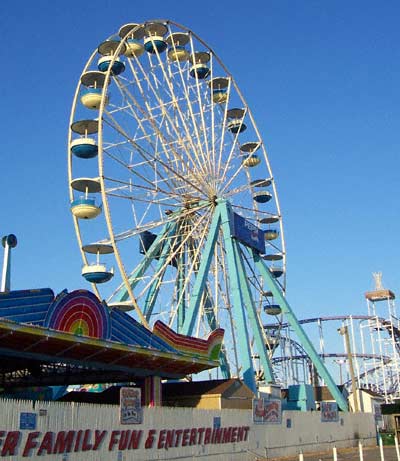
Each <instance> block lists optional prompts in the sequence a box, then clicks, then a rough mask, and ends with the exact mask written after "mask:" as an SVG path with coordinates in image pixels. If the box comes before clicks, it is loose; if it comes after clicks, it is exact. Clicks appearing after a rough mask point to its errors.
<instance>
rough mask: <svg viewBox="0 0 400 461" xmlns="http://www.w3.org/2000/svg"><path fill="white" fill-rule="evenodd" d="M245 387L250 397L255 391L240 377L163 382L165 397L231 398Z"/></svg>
mask: <svg viewBox="0 0 400 461" xmlns="http://www.w3.org/2000/svg"><path fill="white" fill-rule="evenodd" d="M240 388H242V389H244V390H245V391H246V392H247V393H248V395H249V398H252V397H253V396H254V394H253V392H252V391H251V390H250V389H249V388H248V387H247V386H246V384H244V383H243V382H242V381H241V380H240V379H238V378H231V379H213V380H209V381H190V382H188V381H179V382H166V383H163V398H168V397H178V396H179V397H182V396H188V395H190V396H203V395H220V396H222V397H225V398H229V397H230V396H232V395H233V394H235V392H237V391H238V389H240Z"/></svg>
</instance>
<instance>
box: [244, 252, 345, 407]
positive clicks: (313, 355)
mask: <svg viewBox="0 0 400 461" xmlns="http://www.w3.org/2000/svg"><path fill="white" fill-rule="evenodd" d="M252 255H253V259H254V262H255V264H256V266H257V268H258V270H259V271H260V273H261V275H262V277H264V282H266V283H268V286H269V288H270V290H271V291H272V294H273V295H274V298H275V299H276V300H277V301H278V303H279V305H280V306H281V309H282V313H283V314H284V316H285V317H286V319H287V321H288V323H289V325H290V326H291V327H292V328H293V330H294V332H295V333H296V335H297V337H298V338H299V340H300V343H301V345H302V346H303V347H304V350H305V351H306V352H307V354H308V356H309V357H310V359H311V361H312V363H313V364H314V366H315V368H316V369H317V371H318V374H319V375H320V376H321V378H322V379H323V380H324V381H325V383H326V385H327V386H328V389H329V390H330V392H331V394H332V396H333V398H334V399H335V400H336V402H337V404H338V406H339V408H340V409H341V410H342V411H348V406H347V402H346V399H345V398H344V397H343V395H342V394H341V393H340V391H339V389H338V387H337V386H336V383H335V381H334V380H333V378H332V376H331V375H330V373H329V371H328V370H327V368H326V367H325V365H324V363H323V361H322V360H321V358H320V356H319V355H318V353H317V351H316V350H315V348H314V346H313V344H312V342H311V340H310V339H309V337H308V336H307V334H306V333H305V331H304V329H303V328H302V326H301V325H300V323H299V321H298V320H297V318H296V316H295V315H294V312H293V311H292V309H291V307H290V306H289V303H288V302H287V301H286V298H285V297H284V296H283V293H282V291H281V289H280V288H279V286H278V284H277V282H276V281H275V280H274V278H273V276H272V274H271V272H270V270H269V269H268V268H267V266H266V265H265V263H264V261H263V260H262V258H261V257H260V255H259V254H258V253H257V252H256V251H254V250H252Z"/></svg>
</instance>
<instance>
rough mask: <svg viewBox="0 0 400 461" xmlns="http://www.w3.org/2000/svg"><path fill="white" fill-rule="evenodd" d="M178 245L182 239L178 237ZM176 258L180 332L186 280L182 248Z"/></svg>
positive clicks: (183, 319)
mask: <svg viewBox="0 0 400 461" xmlns="http://www.w3.org/2000/svg"><path fill="white" fill-rule="evenodd" d="M177 242H178V245H179V244H180V243H181V242H182V239H181V238H179V239H178V241H177ZM177 260H178V290H177V298H178V306H177V309H178V328H177V332H178V333H180V332H181V331H182V327H183V324H184V322H185V314H186V312H185V311H186V296H185V281H186V270H185V269H186V255H185V252H184V251H183V249H181V250H180V251H179V253H178V256H177Z"/></svg>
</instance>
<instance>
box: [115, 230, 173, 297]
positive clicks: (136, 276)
mask: <svg viewBox="0 0 400 461" xmlns="http://www.w3.org/2000/svg"><path fill="white" fill-rule="evenodd" d="M171 227H172V228H171ZM174 228H175V226H171V223H167V224H166V225H165V226H164V229H163V230H162V232H161V233H160V234H159V235H158V236H157V238H156V239H155V240H154V242H153V243H152V244H151V246H150V248H149V249H148V250H147V251H146V254H145V256H144V258H143V259H142V261H141V262H140V264H139V265H138V266H137V267H136V269H135V270H134V272H133V273H132V274H131V275H130V276H129V277H128V280H129V284H130V286H131V289H132V290H133V289H134V288H135V286H136V285H137V283H138V282H139V280H140V278H141V277H142V276H143V274H144V273H145V272H146V270H147V269H148V267H149V266H150V264H151V262H152V260H153V259H154V257H155V256H156V255H157V254H158V253H159V252H160V249H161V246H162V245H163V243H164V240H165V239H167V238H168V236H169V235H170V233H171V232H172V231H173V229H174ZM128 298H129V294H128V291H127V290H126V288H125V287H122V288H121V290H120V291H118V292H117V293H116V294H115V298H114V299H115V301H117V302H118V301H126V300H127V299H128Z"/></svg>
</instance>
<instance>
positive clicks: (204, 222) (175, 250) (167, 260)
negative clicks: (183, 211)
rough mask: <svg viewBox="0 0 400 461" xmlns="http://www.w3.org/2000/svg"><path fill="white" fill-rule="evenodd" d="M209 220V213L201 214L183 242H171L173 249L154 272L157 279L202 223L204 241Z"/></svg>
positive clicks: (144, 288)
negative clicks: (162, 264)
mask: <svg viewBox="0 0 400 461" xmlns="http://www.w3.org/2000/svg"><path fill="white" fill-rule="evenodd" d="M209 221H210V218H209V216H208V215H207V214H206V215H203V216H201V217H200V219H199V220H198V221H197V223H196V224H194V225H193V227H192V230H191V232H190V233H187V235H184V236H182V237H183V238H182V240H181V242H180V243H179V244H178V245H176V246H175V245H174V244H175V243H176V242H171V244H170V245H171V247H172V251H171V252H170V253H169V254H168V255H167V256H166V257H165V263H164V266H163V267H160V269H159V271H158V272H156V273H154V274H153V277H154V278H156V279H157V278H159V277H160V276H161V273H162V272H163V271H165V268H166V266H168V265H170V264H171V263H172V261H173V260H174V259H175V258H176V257H177V255H178V254H179V252H180V251H181V250H182V249H183V248H184V247H185V244H186V243H187V242H188V241H189V239H190V238H191V237H192V235H193V234H194V233H195V232H197V230H198V229H200V226H202V225H203V228H202V234H201V237H200V239H201V241H202V240H203V239H204V238H205V235H206V233H207V223H209ZM197 256H198V255H197ZM195 257H196V255H195ZM192 268H193V265H192V267H191V268H189V271H188V273H187V277H186V283H189V280H190V277H191V275H192V270H193V269H192ZM149 286H150V283H149V284H148V285H146V286H145V287H143V290H142V291H141V293H140V294H139V295H138V297H139V298H140V297H141V296H143V294H144V293H145V292H146V291H147V290H148V288H149ZM178 302H179V300H178Z"/></svg>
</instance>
